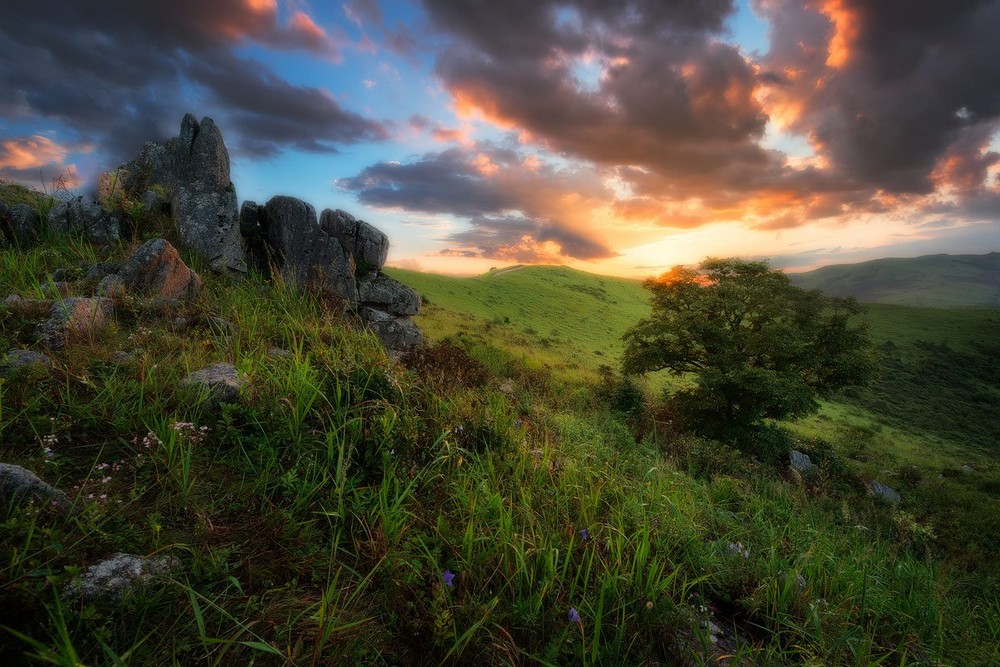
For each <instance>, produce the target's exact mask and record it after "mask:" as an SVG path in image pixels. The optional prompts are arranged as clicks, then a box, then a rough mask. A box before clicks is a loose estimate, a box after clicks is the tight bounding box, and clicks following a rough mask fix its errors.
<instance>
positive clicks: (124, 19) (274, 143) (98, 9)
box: [0, 0, 388, 159]
mask: <svg viewBox="0 0 1000 667" xmlns="http://www.w3.org/2000/svg"><path fill="white" fill-rule="evenodd" d="M252 44H258V45H263V46H264V47H267V48H270V49H276V50H283V51H297V52H301V53H304V54H307V55H308V56H311V57H318V58H323V59H326V60H330V61H335V60H337V59H338V58H339V57H340V48H341V47H340V45H339V44H338V41H337V39H335V38H334V37H332V36H331V35H330V34H329V33H328V32H327V31H326V30H325V29H324V28H323V27H321V26H320V25H318V24H317V23H316V21H315V20H314V19H313V17H311V16H310V15H309V14H307V13H305V12H304V11H302V10H296V11H291V12H289V13H288V16H287V19H285V20H283V19H282V15H281V12H279V10H278V5H277V3H276V2H274V1H272V0H219V1H218V2H202V1H201V0H178V1H177V2H172V3H147V2H143V3H137V2H120V1H116V0H94V1H93V2H87V3H79V2H75V1H74V0H52V2H48V3H37V2H29V1H28V0H12V1H11V2H6V3H4V7H3V9H2V10H0V53H2V54H3V61H4V64H3V66H2V67H0V89H2V90H5V91H9V92H8V95H5V97H7V98H8V99H7V100H6V101H5V102H3V103H0V115H3V116H4V117H8V118H14V117H35V118H45V119H48V120H49V121H51V122H58V123H62V124H64V125H66V126H68V127H69V128H70V129H71V130H73V131H75V132H76V133H77V135H78V136H80V137H82V138H85V139H86V140H88V141H91V142H93V143H96V144H98V145H100V146H101V148H102V150H104V151H106V152H107V153H109V154H110V157H111V158H114V159H125V158H128V157H131V156H132V155H134V154H135V153H136V152H137V151H138V149H139V148H140V147H141V145H142V143H143V142H144V141H146V140H148V139H152V138H158V139H162V138H166V137H169V136H172V135H174V134H176V131H177V125H178V122H179V119H180V118H181V116H182V115H183V113H184V112H186V111H193V112H196V114H197V115H203V114H209V115H213V116H215V117H216V120H217V121H219V122H220V124H221V125H222V126H223V127H233V128H234V131H233V134H234V135H235V138H236V141H235V142H234V143H235V146H236V147H237V150H243V151H245V152H246V153H247V154H250V155H255V156H267V155H272V154H273V153H275V152H277V151H279V150H284V149H286V148H301V149H305V150H314V151H328V152H332V151H335V150H336V146H337V145H340V144H345V143H353V142H359V141H378V140H382V139H385V138H386V137H387V136H388V133H387V131H386V129H385V128H384V127H383V126H382V125H381V124H379V123H377V122H375V121H373V120H370V119H366V118H364V117H362V116H360V115H358V114H355V113H352V112H349V111H347V110H345V109H343V108H342V107H341V106H340V104H339V103H338V102H337V100H336V99H334V98H333V96H332V95H330V94H329V93H328V92H326V91H325V90H323V89H320V88H316V87H311V86H299V85H293V84H291V83H289V82H287V81H285V80H283V79H282V78H281V77H279V76H278V75H277V74H276V73H275V72H274V71H273V70H271V69H270V68H269V67H268V66H266V65H265V64H263V63H261V62H260V61H258V60H254V59H252V58H248V57H243V56H240V55H238V52H239V51H240V50H241V49H242V48H243V47H245V46H249V45H252ZM192 104H199V105H203V108H191V106H192ZM230 121H233V122H230Z"/></svg>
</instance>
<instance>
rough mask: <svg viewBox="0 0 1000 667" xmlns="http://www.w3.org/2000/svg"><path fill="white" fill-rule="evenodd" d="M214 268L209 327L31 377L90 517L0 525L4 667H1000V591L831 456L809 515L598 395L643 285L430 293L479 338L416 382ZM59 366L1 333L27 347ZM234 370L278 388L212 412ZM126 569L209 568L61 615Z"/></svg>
mask: <svg viewBox="0 0 1000 667" xmlns="http://www.w3.org/2000/svg"><path fill="white" fill-rule="evenodd" d="M127 250H128V247H127V246H122V247H119V248H116V249H113V253H115V254H117V255H118V256H119V257H120V256H122V255H124V253H125V252H127ZM185 257H186V259H189V260H191V261H192V263H193V265H194V266H195V267H196V268H198V270H200V271H202V274H203V277H204V278H205V286H204V291H203V293H202V294H201V295H200V296H199V297H198V299H197V300H195V301H194V302H193V303H190V304H187V305H184V306H180V307H178V308H177V309H175V310H173V311H169V312H166V313H158V312H157V311H155V310H153V309H150V308H147V307H145V306H143V304H142V303H141V302H138V301H135V300H131V299H128V298H125V299H122V300H120V301H119V302H118V304H117V313H116V321H115V323H114V324H113V325H112V326H109V327H108V328H107V329H106V330H104V331H103V332H101V333H100V334H98V335H96V336H94V337H93V338H92V339H90V340H83V341H79V342H77V343H76V344H74V345H71V346H68V347H67V348H66V349H64V350H60V351H57V352H53V353H52V357H53V362H54V365H53V369H52V371H51V372H49V373H43V372H37V371H28V372H25V373H22V374H20V375H18V376H17V377H15V378H7V379H3V380H0V460H3V461H5V462H10V463H17V464H19V465H24V466H25V467H28V468H29V469H32V470H34V471H36V472H37V473H38V474H39V475H40V476H41V477H43V479H45V480H46V481H48V482H51V483H53V484H56V485H58V486H59V487H60V488H63V489H65V490H66V491H67V492H68V493H69V494H70V496H71V498H72V500H73V502H74V506H75V508H76V512H75V513H73V514H70V515H61V514H59V513H57V512H55V511H54V510H53V509H51V508H48V507H45V506H40V505H37V504H32V505H23V504H22V505H19V506H5V507H4V508H3V513H2V514H0V553H2V554H3V558H4V560H3V561H2V564H0V662H3V664H11V665H16V664H61V665H78V664H87V665H91V664H112V665H161V664H207V665H246V664H256V665H272V664H273V665H287V664H296V665H298V664H302V665H323V664H371V665H381V664H385V665H390V664H414V665H423V664H427V665H432V664H433V665H436V664H477V665H478V664H482V665H505V664H512V663H517V664H539V665H564V664H586V665H611V664H694V665H710V664H718V663H719V658H720V657H721V655H722V654H723V653H724V651H723V650H722V649H720V648H719V647H718V646H716V645H715V644H713V642H712V640H711V636H710V633H709V632H708V630H707V628H708V621H709V620H712V621H713V622H716V623H718V624H720V625H723V626H725V627H727V628H731V630H730V631H729V633H728V634H729V637H730V639H734V637H735V635H736V633H738V636H739V639H738V640H735V639H734V646H733V647H732V648H726V652H731V654H734V655H736V656H737V658H747V659H751V660H753V661H754V662H755V663H756V664H769V665H780V664H814V665H819V664H823V665H871V664H893V665H903V664H954V665H990V664H995V663H996V661H997V660H998V659H1000V654H998V651H997V648H996V647H997V646H998V642H1000V600H998V598H997V596H996V594H995V590H996V589H995V588H991V587H990V582H989V580H987V579H985V578H983V577H981V576H979V577H977V576H975V575H973V574H970V573H969V572H968V571H966V570H961V569H958V568H956V567H955V566H954V565H952V564H949V563H946V562H944V561H943V560H941V559H940V558H938V556H937V555H935V554H934V553H932V552H931V551H930V550H929V545H932V542H933V538H932V537H931V536H929V535H928V532H927V530H926V528H925V522H924V520H923V518H922V517H919V516H916V515H914V514H913V513H912V507H911V506H910V505H904V507H903V508H901V509H892V508H888V507H885V506H882V505H880V504H878V503H877V502H876V501H874V500H872V499H869V498H867V497H865V496H864V494H863V493H862V492H861V491H860V488H859V487H860V481H861V480H860V478H859V477H857V475H856V474H855V473H854V472H853V471H852V469H851V465H852V464H850V462H849V460H848V462H847V463H845V462H844V461H842V460H841V458H839V457H838V455H836V454H835V453H833V452H827V454H826V458H825V459H823V465H824V470H825V473H824V476H823V479H822V480H820V482H819V483H818V484H816V485H812V486H805V485H803V484H801V483H800V482H799V481H797V480H795V479H793V478H791V477H789V476H788V474H787V473H786V472H785V471H782V470H776V469H774V468H771V467H768V466H765V465H762V464H759V463H757V462H755V461H753V460H752V459H750V458H748V457H747V456H746V455H744V454H742V453H741V452H738V451H736V450H734V449H732V448H730V447H728V446H726V445H725V444H722V443H715V442H707V441H703V440H699V439H697V438H693V437H690V436H686V435H684V434H677V433H672V432H669V431H663V432H660V431H656V430H655V429H654V430H653V431H650V432H648V433H647V434H646V436H645V437H643V438H640V439H639V441H637V440H636V438H635V435H636V431H635V428H634V424H633V423H631V422H630V420H629V419H626V418H624V417H623V416H622V415H621V414H619V413H616V412H615V411H614V410H611V409H609V408H608V407H607V406H606V405H604V404H603V403H602V400H601V399H600V397H599V393H600V392H598V391H596V389H595V387H594V386H593V378H595V377H596V376H597V375H598V373H597V370H598V368H599V367H600V366H601V365H602V364H604V363H608V364H611V365H614V364H615V363H617V357H616V354H617V353H614V348H613V347H612V346H613V345H616V344H618V345H620V343H616V342H614V341H612V340H611V338H614V339H615V340H617V337H618V335H619V333H618V331H619V328H622V329H623V328H625V327H627V326H628V325H629V324H630V323H631V320H632V318H634V317H636V316H637V315H639V314H641V313H642V312H643V311H642V309H643V305H642V301H641V295H642V291H641V289H640V288H638V285H637V284H636V283H630V282H628V281H618V280H615V279H604V278H597V277H587V276H586V274H579V273H577V272H569V271H565V270H562V269H551V268H549V269H545V268H538V269H535V268H531V269H527V268H526V269H522V270H518V271H513V272H510V273H506V274H502V275H497V276H492V277H484V278H480V279H475V280H473V281H471V282H470V284H472V285H474V286H475V287H474V289H473V290H472V291H471V292H470V293H471V294H474V295H477V296H476V297H475V299H476V300H473V298H472V297H471V296H469V294H468V293H463V292H462V291H461V289H462V285H463V283H462V282H461V281H454V280H453V279H438V278H436V277H425V278H419V277H416V278H415V277H413V276H405V275H404V274H402V273H401V272H394V273H395V274H396V275H399V276H403V277H404V279H410V278H412V279H413V281H414V284H416V281H417V280H418V279H421V280H424V282H423V283H422V285H421V286H418V289H419V290H420V291H421V292H423V293H424V294H425V295H426V296H427V297H429V299H430V302H431V303H430V306H429V307H428V309H427V313H426V314H425V315H422V316H421V317H420V322H421V323H422V324H423V325H424V326H425V328H426V329H427V330H428V332H429V333H430V336H431V338H432V340H433V339H441V338H444V337H445V336H451V337H452V338H453V339H454V340H457V341H458V342H457V343H455V345H454V346H450V347H449V346H442V345H433V346H432V347H431V348H430V349H429V350H428V351H427V352H426V353H424V354H423V355H422V356H421V357H419V358H412V357H411V358H406V359H404V360H403V362H402V363H396V362H394V361H392V360H391V359H390V358H389V357H388V356H387V355H386V354H385V352H384V351H383V350H382V349H381V348H380V347H379V345H378V344H377V343H376V341H375V340H374V339H373V337H372V336H371V335H369V334H368V333H366V332H364V331H362V330H359V329H356V328H355V327H353V326H350V325H349V324H347V323H345V322H344V321H343V320H341V319H340V318H339V317H338V316H336V314H335V312H334V311H333V310H332V309H331V308H330V307H328V306H327V304H326V303H325V302H324V301H323V300H322V299H321V298H318V297H316V296H314V295H310V294H308V293H302V292H300V291H298V290H296V289H294V288H293V287H292V286H290V285H286V284H283V283H282V282H281V281H276V282H271V283H268V284H263V283H262V281H261V280H260V278H259V277H252V278H251V279H250V280H246V281H235V280H228V279H224V278H219V277H214V276H211V275H209V274H208V273H207V272H205V271H204V267H203V266H202V265H201V264H200V263H198V262H197V261H195V260H194V259H193V258H191V257H188V256H187V255H185ZM95 258H98V259H105V257H103V256H101V257H95V250H94V249H93V248H91V247H90V246H88V245H86V244H83V243H79V242H75V241H71V240H65V239H63V240H58V239H57V240H50V242H49V243H47V244H46V245H43V246H39V247H34V248H30V249H0V271H2V272H3V273H2V278H3V284H4V286H5V287H6V286H8V285H9V286H11V287H10V289H11V291H14V292H16V293H19V294H22V295H29V294H40V293H41V292H42V289H43V285H44V284H45V283H46V282H48V281H49V276H50V275H51V272H52V271H53V270H54V269H56V268H58V267H66V266H75V265H76V264H77V263H78V262H80V261H81V260H88V261H92V260H93V259H95ZM546 272H554V274H555V275H553V276H548V277H547V276H546V275H545V274H546ZM477 281H478V282H477ZM488 281H492V282H488ZM602 281H603V282H602ZM491 286H496V287H497V290H498V294H499V296H496V297H495V300H494V301H490V300H489V293H490V290H491V289H492V287H491ZM439 288H440V289H439ZM589 288H593V289H589ZM436 290H437V291H436ZM449 290H451V291H452V292H453V293H449ZM601 290H604V291H601ZM629 295H632V296H631V297H630V296H629ZM518 298H522V299H524V298H526V299H527V303H525V304H524V305H523V306H518V305H517V299H518ZM449 299H454V301H449ZM465 301H469V302H470V303H472V305H470V306H469V310H468V313H466V311H463V310H462V308H461V306H462V303H463V302H465ZM615 302H617V303H615ZM618 306H622V308H623V309H624V310H625V312H624V313H621V312H617V310H616V308H617V307H618ZM508 308H509V310H508ZM560 308H565V309H567V310H560ZM573 308H580V309H581V311H580V312H583V313H584V315H583V316H582V317H580V316H579V313H577V314H576V316H575V317H572V316H573V314H574V311H573ZM589 313H593V315H588V314H589ZM177 317H183V318H185V319H186V320H187V321H188V323H189V327H188V328H187V329H186V330H185V331H184V332H183V333H181V332H180V331H179V329H177V327H175V325H174V320H175V319H176V318H177ZM213 317H221V318H223V319H225V320H226V321H227V322H228V323H229V325H230V326H229V327H227V330H223V328H222V327H220V326H218V324H216V323H214V321H213V320H212V318H213ZM505 317H509V318H510V319H511V322H509V323H508V322H504V321H503V318H505ZM496 320H499V321H498V322H495V323H493V322H494V321H496ZM486 324H490V329H488V330H487V329H485V325H486ZM462 327H465V328H464V329H463V328H462ZM523 329H533V330H534V331H535V332H536V333H529V332H526V331H523ZM553 330H556V331H557V333H556V332H553ZM518 332H520V333H518ZM459 334H463V335H461V336H460V335H459ZM516 336H523V341H520V340H516V339H515V337H516ZM542 338H547V339H549V341H550V342H549V344H548V346H547V347H546V346H545V345H543V344H540V341H541V339H542ZM556 339H558V340H556ZM576 341H582V342H580V343H577V342H576ZM33 344H34V325H33V323H32V321H30V319H27V318H24V317H22V316H20V315H18V314H17V313H14V312H12V311H10V310H8V309H5V308H3V307H0V350H5V349H7V348H15V347H30V346H32V345H33ZM272 345H277V346H279V347H282V348H284V349H287V350H289V351H290V352H291V353H292V355H291V357H290V358H283V357H276V356H271V355H269V354H268V349H269V348H270V347H271V346H272ZM118 350H125V351H129V352H131V353H132V357H131V359H130V360H128V361H126V362H124V363H122V362H119V361H116V360H115V359H114V358H113V355H114V353H115V352H116V351H118ZM585 350H589V351H590V356H587V355H586V354H584V351H585ZM595 350H602V351H604V355H603V356H602V355H597V354H595V353H594V351H595ZM215 361H230V362H232V363H234V364H235V365H236V366H237V368H238V369H239V370H240V371H242V372H243V373H245V374H246V375H247V378H248V379H249V384H248V386H247V387H246V388H244V389H243V390H242V392H241V395H240V396H239V399H238V400H237V402H236V403H234V404H227V405H224V406H222V408H221V409H220V410H218V411H213V410H210V409H208V408H207V407H206V405H205V403H204V402H203V401H202V400H201V398H200V397H199V396H197V395H193V394H192V393H191V392H189V391H185V390H184V389H183V387H182V386H181V380H182V378H183V377H184V375H185V373H186V372H187V371H189V370H194V369H197V368H201V367H203V366H205V365H207V364H209V363H212V362H215ZM458 368H461V369H462V372H461V373H457V372H455V371H456V369H458ZM857 409H858V410H860V408H857ZM188 423H191V424H193V425H194V430H192V428H191V427H188V426H181V424H188ZM886 428H887V429H888V428H889V427H886ZM887 432H890V433H891V432H893V431H887ZM875 436H878V437H883V436H884V434H881V435H880V434H878V433H876V434H875ZM805 444H806V445H809V446H811V447H813V448H814V451H815V452H816V456H817V459H819V457H820V454H822V453H823V452H825V451H826V450H824V449H823V447H824V446H830V445H829V444H826V445H824V444H823V443H820V442H818V441H813V440H810V442H807V443H805ZM835 444H836V443H835ZM840 444H845V443H840ZM46 446H50V447H51V449H52V450H53V452H54V454H55V455H54V456H53V457H51V458H49V457H47V456H46V454H45V450H44V447H46ZM886 447H888V445H886ZM838 466H839V467H838ZM102 496H103V497H102ZM584 529H586V531H587V532H586V534H584V533H583V530H584ZM115 551H125V552H131V553H138V554H143V555H153V554H155V555H170V556H173V557H175V558H177V559H178V561H179V562H180V564H181V565H180V568H179V569H178V570H176V571H174V572H173V573H172V574H171V575H170V576H169V577H167V578H165V579H163V580H160V581H158V582H155V583H153V584H150V585H148V586H145V587H143V588H140V589H138V590H136V591H134V592H132V593H130V594H128V595H126V596H125V598H124V599H122V600H121V601H119V602H95V603H82V602H80V601H78V600H69V599H63V598H61V597H60V591H62V590H63V589H64V587H65V586H66V585H67V583H68V582H69V581H71V580H72V579H73V577H74V576H75V575H76V574H77V573H79V572H80V571H81V570H82V568H84V567H86V566H87V565H88V564H91V563H94V562H96V561H97V560H99V559H102V558H104V557H106V556H108V555H110V554H111V553H113V552H115ZM445 570H450V571H451V572H452V573H454V574H455V575H456V576H455V579H454V581H453V585H452V586H451V587H448V586H446V585H445V582H444V577H443V573H444V572H445ZM571 608H573V609H576V610H577V611H578V613H579V616H580V623H574V622H570V621H569V620H568V618H567V614H568V612H569V610H570V609H571Z"/></svg>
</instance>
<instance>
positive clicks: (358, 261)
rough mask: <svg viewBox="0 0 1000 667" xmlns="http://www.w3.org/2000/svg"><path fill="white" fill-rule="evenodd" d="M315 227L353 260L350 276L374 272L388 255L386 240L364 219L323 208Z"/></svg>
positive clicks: (383, 235)
mask: <svg viewBox="0 0 1000 667" xmlns="http://www.w3.org/2000/svg"><path fill="white" fill-rule="evenodd" d="M319 226H320V227H322V228H323V231H325V232H326V233H327V234H329V235H330V236H333V237H334V238H336V239H337V240H338V241H340V245H341V246H342V247H343V248H344V251H345V252H347V254H348V255H349V256H350V257H352V258H353V259H354V274H355V276H357V277H358V278H363V277H364V276H366V275H368V274H369V273H373V272H378V271H380V270H381V269H382V267H383V266H385V260H386V258H387V257H388V256H389V237H387V236H386V235H385V234H383V233H382V232H381V231H379V230H378V229H376V228H375V227H372V226H371V225H369V224H368V223H367V222H365V221H364V220H358V219H357V218H355V217H354V216H353V215H351V214H350V213H347V212H345V211H341V210H340V209H337V210H336V211H331V210H330V209H326V210H324V211H323V213H321V214H320V216H319Z"/></svg>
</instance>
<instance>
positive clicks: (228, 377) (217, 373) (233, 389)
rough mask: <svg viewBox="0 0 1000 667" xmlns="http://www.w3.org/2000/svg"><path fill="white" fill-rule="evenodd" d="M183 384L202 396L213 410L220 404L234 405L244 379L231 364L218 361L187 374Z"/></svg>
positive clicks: (244, 381) (244, 382)
mask: <svg viewBox="0 0 1000 667" xmlns="http://www.w3.org/2000/svg"><path fill="white" fill-rule="evenodd" d="M184 384H185V385H187V386H188V387H191V388H193V389H195V390H197V391H199V392H201V393H202V394H204V395H205V396H206V403H207V404H208V405H209V407H210V408H215V407H218V405H219V404H220V403H235V402H236V399H237V398H238V397H239V393H240V388H241V387H243V386H244V385H245V384H246V378H245V377H244V376H242V375H240V373H239V372H238V371H237V370H236V367H235V366H233V365H232V364H230V363H227V362H224V361H220V362H218V363H215V364H212V365H211V366H209V367H207V368H203V369H202V370H200V371H192V372H190V373H188V374H187V377H186V378H185V379H184Z"/></svg>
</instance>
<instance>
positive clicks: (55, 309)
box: [38, 297, 113, 348]
mask: <svg viewBox="0 0 1000 667" xmlns="http://www.w3.org/2000/svg"><path fill="white" fill-rule="evenodd" d="M112 309H113V304H112V302H111V300H110V299H104V298H94V299H89V298H84V297H71V298H68V299H63V300H62V301H56V302H55V303H54V304H52V309H51V310H50V311H49V317H48V319H46V320H45V321H44V322H42V323H41V324H40V325H39V327H38V334H39V336H38V337H39V340H40V341H41V342H42V343H43V344H45V345H47V346H49V347H52V348H60V347H62V346H64V345H65V344H66V342H67V340H68V339H69V338H71V337H73V336H81V337H86V336H90V335H93V334H94V333H96V332H97V331H99V330H100V329H102V328H103V327H104V325H105V324H106V323H107V319H108V316H109V315H110V313H111V311H112Z"/></svg>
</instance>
